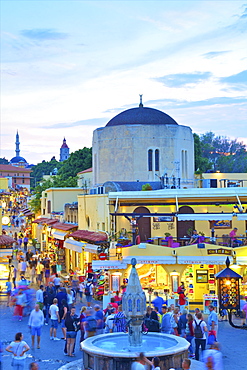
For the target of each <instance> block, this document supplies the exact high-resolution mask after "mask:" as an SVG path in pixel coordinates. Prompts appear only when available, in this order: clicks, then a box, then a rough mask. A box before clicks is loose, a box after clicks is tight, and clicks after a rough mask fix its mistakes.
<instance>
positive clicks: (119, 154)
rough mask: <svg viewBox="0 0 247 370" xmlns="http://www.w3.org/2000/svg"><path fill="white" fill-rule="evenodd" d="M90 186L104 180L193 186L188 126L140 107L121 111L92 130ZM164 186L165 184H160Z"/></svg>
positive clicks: (190, 140) (192, 164)
mask: <svg viewBox="0 0 247 370" xmlns="http://www.w3.org/2000/svg"><path fill="white" fill-rule="evenodd" d="M93 175H94V179H93V181H94V186H101V185H103V184H104V183H105V182H108V181H113V182H144V183H148V182H160V181H161V180H163V185H165V183H166V182H167V183H169V184H170V185H169V186H167V187H172V183H173V185H174V187H190V186H193V178H194V140H193V134H192V130H191V128H190V127H187V126H182V125H179V124H178V123H177V122H176V121H175V120H174V119H173V118H172V117H170V116H169V115H168V114H166V113H164V112H162V111H160V110H157V109H153V108H148V107H144V106H143V104H142V97H141V101H140V104H139V107H137V108H132V109H128V110H125V111H123V112H121V113H119V114H118V115H116V116H115V117H113V118H112V119H111V120H110V121H109V122H108V123H107V124H106V126H105V127H101V128H98V129H96V130H95V131H94V133H93ZM164 187H166V186H164Z"/></svg>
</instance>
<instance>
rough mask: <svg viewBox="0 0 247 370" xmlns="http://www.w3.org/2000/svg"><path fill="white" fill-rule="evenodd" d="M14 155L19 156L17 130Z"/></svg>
mask: <svg viewBox="0 0 247 370" xmlns="http://www.w3.org/2000/svg"><path fill="white" fill-rule="evenodd" d="M15 155H16V157H20V141H19V134H18V130H17V133H16V140H15Z"/></svg>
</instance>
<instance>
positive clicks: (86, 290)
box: [85, 284, 92, 295]
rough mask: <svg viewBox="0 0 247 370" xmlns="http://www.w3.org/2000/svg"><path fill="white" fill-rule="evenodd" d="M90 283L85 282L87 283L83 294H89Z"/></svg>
mask: <svg viewBox="0 0 247 370" xmlns="http://www.w3.org/2000/svg"><path fill="white" fill-rule="evenodd" d="M91 285H92V284H87V285H86V286H85V295H91V294H90V290H91V289H90V287H91Z"/></svg>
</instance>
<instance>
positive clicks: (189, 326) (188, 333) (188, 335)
mask: <svg viewBox="0 0 247 370" xmlns="http://www.w3.org/2000/svg"><path fill="white" fill-rule="evenodd" d="M193 338H194V328H193V316H192V315H191V314H190V313H188V315H187V323H186V328H185V339H186V340H187V341H188V342H189V343H190V346H189V353H190V355H189V357H191V358H194V357H195V355H194V351H193V346H192V340H193Z"/></svg>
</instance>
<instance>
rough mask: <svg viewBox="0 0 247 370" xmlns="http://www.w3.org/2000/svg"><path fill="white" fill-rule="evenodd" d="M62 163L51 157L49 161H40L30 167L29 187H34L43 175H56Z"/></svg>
mask: <svg viewBox="0 0 247 370" xmlns="http://www.w3.org/2000/svg"><path fill="white" fill-rule="evenodd" d="M62 165H63V162H58V161H56V159H55V158H54V159H51V160H50V161H49V162H46V161H42V162H41V163H38V164H37V165H36V166H33V167H32V174H31V188H32V189H34V188H35V186H36V185H37V184H38V183H39V182H40V181H41V180H42V179H43V176H44V175H50V174H53V175H56V174H57V170H58V169H59V168H60V167H61V166H62Z"/></svg>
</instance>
